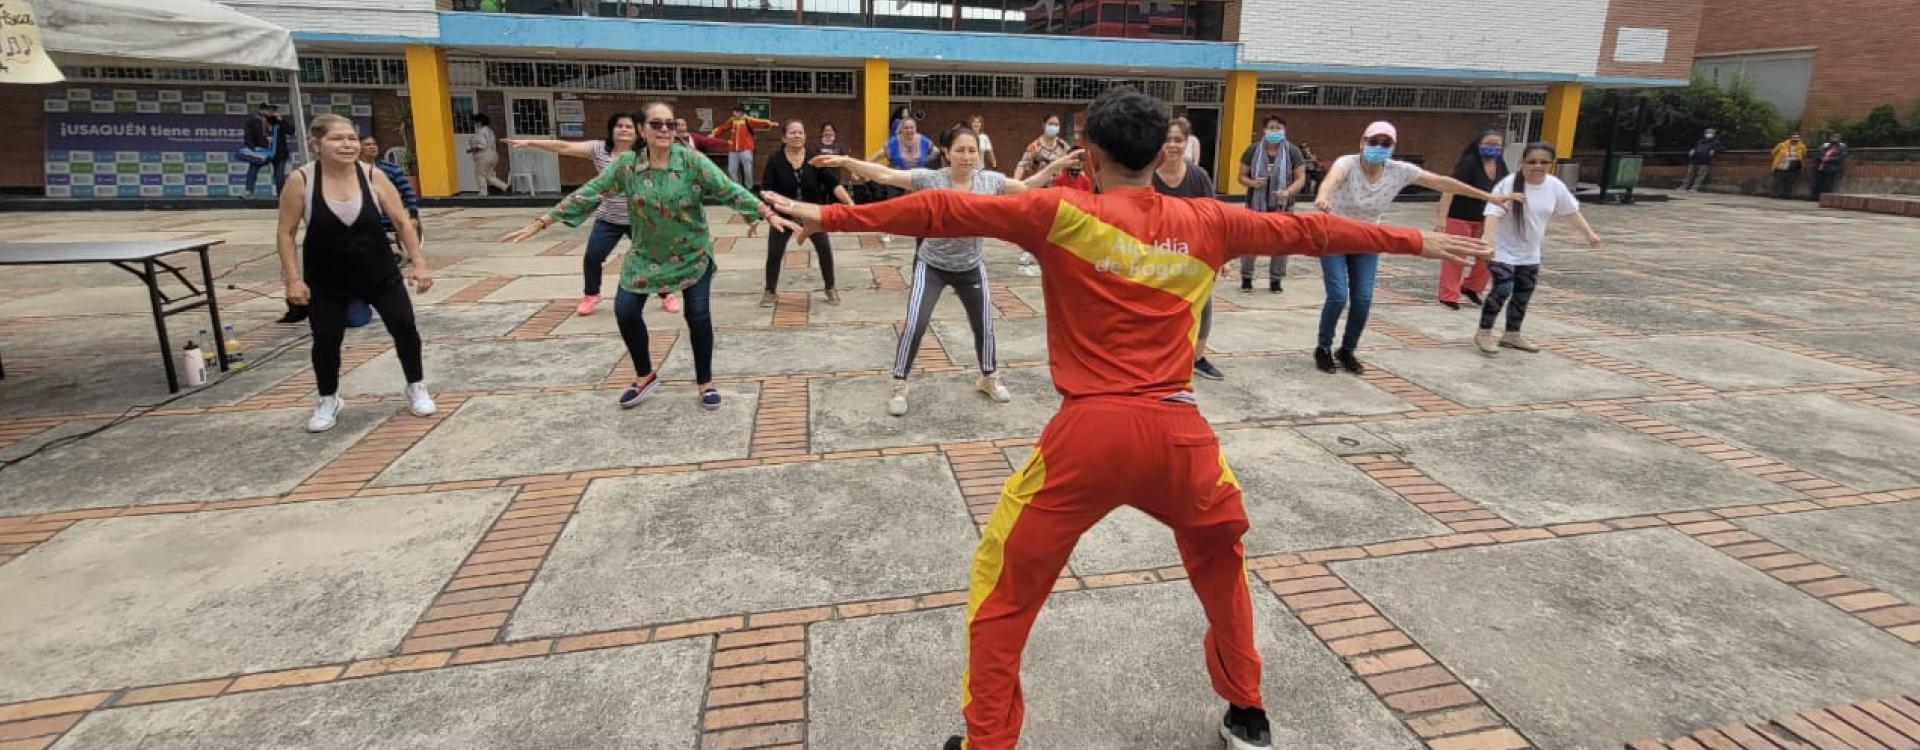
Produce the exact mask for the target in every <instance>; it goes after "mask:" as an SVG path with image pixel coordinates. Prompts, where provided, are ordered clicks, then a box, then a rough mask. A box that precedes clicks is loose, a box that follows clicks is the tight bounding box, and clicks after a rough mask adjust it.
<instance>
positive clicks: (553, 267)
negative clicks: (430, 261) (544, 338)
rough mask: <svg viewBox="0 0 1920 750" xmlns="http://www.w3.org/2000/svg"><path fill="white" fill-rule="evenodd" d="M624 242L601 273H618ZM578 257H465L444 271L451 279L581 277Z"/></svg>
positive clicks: (624, 253) (609, 257)
mask: <svg viewBox="0 0 1920 750" xmlns="http://www.w3.org/2000/svg"><path fill="white" fill-rule="evenodd" d="M625 249H626V243H625V242H621V243H620V250H617V251H615V254H613V255H609V256H607V261H606V264H605V265H604V266H602V268H601V271H602V272H607V271H613V272H618V271H619V269H620V263H621V261H622V260H623V259H625V258H626V252H625ZM582 268H583V266H582V265H581V258H580V256H579V255H533V256H524V257H513V256H506V257H490V258H467V259H466V260H462V261H460V262H459V263H455V264H453V265H451V266H448V267H447V268H446V273H448V274H450V275H453V276H572V277H574V278H580V276H581V273H582V272H581V269H582Z"/></svg>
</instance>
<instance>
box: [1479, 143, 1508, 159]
mask: <svg viewBox="0 0 1920 750" xmlns="http://www.w3.org/2000/svg"><path fill="white" fill-rule="evenodd" d="M1506 152H1507V149H1506V147H1505V146H1481V147H1480V158H1482V159H1498V158H1500V155H1501V154H1504V153H1506Z"/></svg>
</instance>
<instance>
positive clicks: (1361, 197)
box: [1313, 120, 1514, 375]
mask: <svg viewBox="0 0 1920 750" xmlns="http://www.w3.org/2000/svg"><path fill="white" fill-rule="evenodd" d="M1399 135H1400V134H1399V132H1398V131H1396V130H1394V128H1393V124H1392V123H1388V122H1386V121H1384V120H1383V121H1380V122H1375V123H1373V124H1372V125H1368V126H1367V130H1366V134H1365V135H1364V136H1362V138H1361V140H1360V147H1361V150H1360V153H1358V154H1348V155H1346V156H1342V157H1340V158H1339V159H1336V160H1334V162H1333V168H1332V169H1329V170H1327V178H1326V179H1325V180H1324V181H1322V182H1321V183H1320V192H1319V193H1318V194H1316V196H1315V198H1314V201H1313V205H1314V207H1316V208H1318V209H1320V210H1322V211H1327V212H1330V213H1333V214H1335V215H1338V216H1344V217H1346V218H1349V219H1356V220H1359V221H1371V222H1373V223H1375V224H1378V223H1380V220H1381V219H1382V218H1384V217H1385V216H1386V213H1387V207H1388V206H1390V205H1392V204H1393V199H1394V197H1396V196H1398V195H1399V194H1400V191H1401V190H1402V189H1403V188H1405V187H1406V186H1408V185H1419V186H1421V187H1424V188H1427V189H1428V190H1433V191H1436V192H1440V193H1452V194H1457V195H1465V196H1470V197H1473V198H1476V199H1479V200H1483V201H1489V202H1493V203H1497V204H1499V205H1502V206H1505V205H1506V204H1507V203H1508V202H1510V201H1512V200H1514V197H1513V196H1511V195H1503V196H1494V195H1489V194H1488V193H1487V192H1486V191H1484V190H1480V189H1478V188H1475V187H1473V186H1471V185H1468V184H1466V183H1463V182H1461V181H1459V180H1456V179H1453V178H1452V177H1446V176H1443V175H1437V174H1434V173H1432V172H1428V171H1426V170H1424V169H1421V168H1419V167H1417V166H1414V165H1412V164H1409V163H1407V162H1404V161H1396V160H1394V158H1393V146H1394V143H1395V142H1396V141H1397V140H1399ZM1379 266H1380V256H1378V255H1373V254H1365V255H1330V256H1327V257H1324V258H1321V259H1320V278H1321V282H1322V283H1323V284H1324V285H1325V286H1326V289H1327V301H1326V303H1325V304H1323V305H1322V306H1321V307H1320V340H1319V345H1318V347H1317V348H1315V349H1314V350H1313V363H1314V365H1315V366H1317V367H1319V368H1320V370H1321V371H1322V372H1333V371H1334V369H1335V367H1334V363H1335V361H1336V359H1337V361H1338V362H1339V366H1340V367H1344V368H1346V370H1347V371H1348V372H1351V373H1354V374H1356V375H1358V374H1360V373H1362V372H1365V371H1366V367H1364V366H1362V365H1361V364H1360V360H1359V358H1357V357H1355V356H1354V354H1353V350H1354V348H1355V347H1357V346H1359V345H1360V335H1361V334H1362V333H1365V332H1366V330H1367V314H1368V313H1369V312H1370V311H1371V310H1372V308H1373V278H1374V273H1375V272H1376V271H1377V270H1379ZM1349 306H1351V307H1352V308H1353V312H1352V313H1351V314H1349V315H1348V317H1347V331H1346V335H1344V336H1342V337H1341V338H1340V348H1339V349H1338V350H1335V349H1334V348H1333V331H1334V328H1336V327H1337V326H1339V324H1340V313H1341V312H1344V311H1345V310H1346V309H1347V308H1348V307H1349Z"/></svg>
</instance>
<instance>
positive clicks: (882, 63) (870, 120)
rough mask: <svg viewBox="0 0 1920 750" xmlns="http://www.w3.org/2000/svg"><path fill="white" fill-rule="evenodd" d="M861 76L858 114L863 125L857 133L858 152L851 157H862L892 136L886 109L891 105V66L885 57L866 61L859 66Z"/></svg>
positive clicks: (865, 156)
mask: <svg viewBox="0 0 1920 750" xmlns="http://www.w3.org/2000/svg"><path fill="white" fill-rule="evenodd" d="M860 75H861V78H860V95H861V96H862V97H863V100H862V101H861V104H860V113H861V122H862V123H863V124H864V125H865V127H863V128H862V129H861V133H860V136H861V140H860V151H859V152H858V153H855V154H851V156H853V157H854V158H856V159H865V158H867V155H868V154H871V153H873V152H875V151H878V150H879V149H880V147H881V146H883V145H886V142H887V137H888V136H890V135H893V134H892V133H889V132H887V110H889V109H892V108H893V106H892V102H893V68H892V65H890V64H889V63H888V62H887V61H886V60H868V61H867V62H866V64H865V65H863V66H861V69H860Z"/></svg>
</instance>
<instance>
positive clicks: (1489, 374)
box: [1365, 346, 1666, 406]
mask: <svg viewBox="0 0 1920 750" xmlns="http://www.w3.org/2000/svg"><path fill="white" fill-rule="evenodd" d="M1365 359H1366V361H1370V362H1372V363H1373V364H1374V365H1376V366H1379V367H1382V368H1385V369H1386V370H1387V371H1389V372H1392V373H1393V374H1395V375H1399V376H1400V377H1403V378H1406V379H1408V380H1411V381H1413V382H1415V383H1418V384H1420V385H1422V386H1425V387H1426V388H1427V389H1428V390H1431V391H1433V392H1434V393H1438V394H1440V395H1442V396H1445V397H1447V398H1449V399H1452V400H1453V401H1454V402H1456V403H1460V404H1465V405H1467V406H1503V405H1508V404H1535V403H1543V402H1548V401H1569V400H1578V399H1590V398H1617V397H1621V396H1653V395H1659V394H1663V393H1666V390H1665V389H1663V388H1660V387H1659V386H1654V385H1648V384H1646V383H1642V382H1640V381H1638V380H1634V379H1633V378H1630V377H1627V376H1625V375H1620V374H1616V373H1611V372H1608V371H1606V370H1602V369H1600V368H1598V367H1593V366H1591V365H1584V364H1581V363H1579V362H1575V361H1573V360H1571V359H1567V358H1566V357H1562V356H1560V355H1558V354H1554V353H1553V352H1547V351H1543V352H1535V353H1532V354H1528V353H1526V352H1521V351H1517V350H1513V349H1507V350H1503V351H1501V352H1500V354H1499V355H1498V356H1493V357H1489V356H1487V355H1485V354H1481V353H1480V351H1479V350H1477V349H1474V348H1472V347H1469V346H1456V347H1446V348H1441V349H1432V348H1428V349H1390V350H1383V351H1377V352H1373V353H1371V354H1369V355H1367V356H1366V358H1365Z"/></svg>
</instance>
